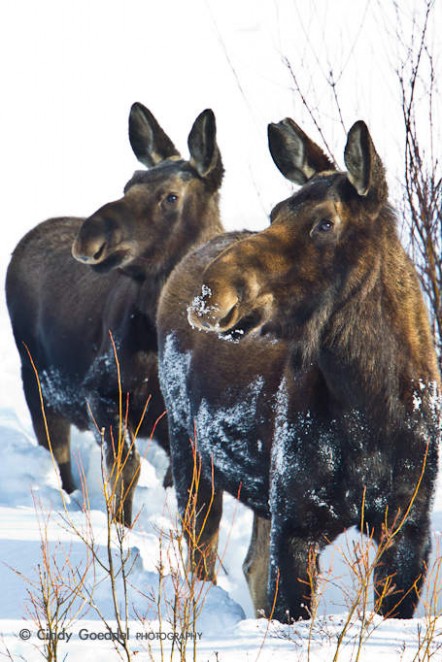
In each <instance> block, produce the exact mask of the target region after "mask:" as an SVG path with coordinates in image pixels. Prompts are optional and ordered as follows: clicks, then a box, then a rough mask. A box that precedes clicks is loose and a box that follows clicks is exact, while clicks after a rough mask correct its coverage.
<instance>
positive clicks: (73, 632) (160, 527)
mask: <svg viewBox="0 0 442 662" xmlns="http://www.w3.org/2000/svg"><path fill="white" fill-rule="evenodd" d="M2 276H3V274H2ZM0 329H1V333H0V338H1V357H0V358H1V365H2V371H1V374H0V393H1V401H0V439H1V444H2V455H1V463H0V586H1V589H2V591H1V595H0V633H1V634H0V655H1V654H5V655H7V656H10V657H11V656H12V659H13V660H18V659H24V660H26V662H33V661H34V660H39V659H41V657H40V651H41V650H42V649H43V648H44V645H45V641H44V637H47V632H48V629H47V625H46V623H45V622H44V621H43V623H41V624H38V623H37V622H36V620H35V618H34V617H33V614H34V613H35V610H33V608H32V597H34V600H35V598H38V597H39V595H40V594H41V592H40V591H39V589H38V588H36V586H37V584H36V582H37V579H38V576H39V574H38V573H39V570H41V568H42V567H43V555H44V553H45V550H46V549H48V550H49V552H50V554H51V555H52V557H53V558H54V559H55V560H56V563H57V565H56V566H54V565H52V568H53V570H52V571H53V574H54V576H55V578H56V581H58V582H59V581H60V577H59V576H58V575H57V571H56V567H58V568H59V570H60V572H61V575H62V576H63V578H64V581H65V583H66V584H69V577H70V576H71V575H70V573H72V569H77V571H78V572H82V570H84V568H85V564H86V563H87V562H88V555H87V546H86V545H85V543H84V542H82V540H81V539H80V538H79V536H78V534H76V533H75V529H76V530H82V531H83V530H85V527H86V524H87V523H88V524H89V528H88V529H87V531H88V533H87V536H88V540H93V541H94V544H95V545H96V546H97V550H98V554H99V556H100V558H102V559H104V560H105V558H106V540H107V538H106V530H107V529H106V517H105V508H104V500H103V496H102V492H101V470H100V466H101V462H100V452H99V448H98V447H97V446H96V444H95V442H94V440H93V438H92V436H91V435H90V434H80V433H78V432H75V431H74V434H73V444H72V453H73V457H74V458H75V461H76V464H77V472H76V478H77V483H78V484H79V485H80V482H81V480H80V477H81V474H82V473H84V475H85V478H86V484H87V493H88V499H89V506H90V515H89V518H88V519H87V520H86V519H85V516H84V512H83V503H84V498H83V493H82V491H81V490H78V491H77V492H75V493H74V494H73V495H71V496H70V497H67V496H66V495H63V494H61V493H60V490H59V487H58V475H57V472H56V471H55V470H54V466H53V463H52V460H51V457H50V455H49V453H48V452H47V451H45V450H44V449H42V448H40V447H38V446H37V445H36V442H35V439H34V436H33V433H32V429H31V425H30V419H29V415H28V412H27V409H26V405H25V403H24V398H23V395H22V392H21V384H20V379H19V363H18V358H17V355H16V350H15V347H14V344H13V340H12V335H11V333H10V330H9V321H8V319H7V313H6V308H5V305H4V301H2V307H1V313H0ZM139 448H140V452H141V454H142V456H143V457H144V458H145V459H144V460H143V466H142V473H141V478H140V481H139V485H138V487H137V492H136V500H135V509H136V512H139V513H140V515H139V518H138V522H137V524H136V526H135V528H134V530H133V531H131V532H130V533H129V534H128V537H127V539H126V546H127V549H128V551H129V554H130V557H131V561H130V564H131V567H132V570H131V573H130V575H129V588H128V603H129V611H130V614H129V616H130V622H129V639H128V642H129V646H130V649H131V650H132V651H133V652H134V653H135V652H140V653H141V652H143V651H144V653H145V654H146V655H147V654H148V653H150V654H151V655H152V656H153V659H154V660H160V659H161V657H162V655H164V654H165V653H164V651H165V650H169V649H170V646H171V643H170V639H168V637H171V636H172V635H171V632H172V630H171V626H170V624H169V621H170V620H171V604H172V602H173V596H174V591H173V587H172V579H171V577H170V576H169V577H166V579H165V580H164V583H163V584H162V592H163V598H162V602H161V615H162V622H159V620H158V608H157V604H156V600H157V598H156V597H155V596H157V595H158V587H159V574H158V566H159V562H160V554H161V555H162V558H163V562H164V559H165V558H166V557H167V552H168V550H169V547H170V546H169V544H168V537H167V532H168V531H169V530H171V529H172V530H176V528H177V524H176V523H177V519H176V511H175V501H174V494H173V490H171V489H169V490H166V491H165V490H164V489H163V487H162V475H163V474H164V471H165V467H166V458H165V456H164V454H163V452H162V451H160V450H159V449H158V448H157V447H156V446H155V444H152V443H147V442H143V441H140V443H139ZM250 528H251V513H250V512H249V511H248V510H247V509H245V508H244V507H243V506H241V505H240V504H238V503H237V502H236V501H235V500H234V499H232V498H231V497H226V506H225V515H224V518H223V529H222V539H221V543H220V550H221V556H222V564H223V567H222V569H221V570H220V577H219V586H218V587H216V588H210V590H208V591H206V589H203V590H204V596H205V597H204V607H203V610H202V613H201V615H200V617H199V619H198V621H197V624H196V631H197V633H198V635H197V636H198V639H197V650H198V659H199V660H214V661H215V660H221V661H223V662H227V661H230V660H231V661H232V662H233V661H234V660H235V661H236V660H255V659H257V658H258V656H259V659H260V660H271V659H272V658H273V656H274V655H275V654H278V656H279V657H280V659H281V660H283V659H287V660H288V659H290V660H293V659H295V660H296V659H298V660H307V659H309V658H308V650H309V646H310V653H309V654H310V659H311V660H317V661H318V662H322V661H324V660H331V659H333V656H334V654H335V651H336V647H337V641H338V638H339V635H340V633H341V632H342V630H343V627H344V624H345V621H346V617H347V614H348V608H349V605H350V604H351V598H352V596H353V595H354V588H353V586H352V581H351V573H350V572H349V570H348V567H346V564H345V563H344V561H343V556H344V555H347V556H348V555H349V554H350V553H351V550H352V547H353V545H354V544H357V543H358V542H359V541H358V538H357V537H356V536H355V535H351V534H349V535H348V536H347V537H341V538H340V539H339V540H338V541H337V543H335V545H334V546H333V547H332V548H331V549H330V550H328V551H326V553H325V555H324V559H323V562H322V568H323V578H324V581H323V596H322V598H321V601H320V607H319V616H318V619H317V620H316V622H315V623H314V624H311V623H303V624H298V625H296V626H293V627H288V626H284V627H282V626H280V625H279V624H276V623H273V624H271V625H270V626H268V625H267V623H266V622H265V621H264V620H263V619H261V620H255V619H254V618H253V612H252V607H251V602H250V599H249V596H248V593H247V588H246V584H245V581H244V579H243V576H242V571H241V564H242V561H243V559H244V557H245V554H246V551H247V546H248V540H249V535H250ZM441 532H442V489H440V488H439V490H438V493H437V497H436V500H435V504H434V512H433V549H434V553H433V557H432V560H431V564H430V570H432V571H431V572H430V576H429V579H428V581H427V587H426V591H425V596H424V598H423V600H422V604H421V606H420V608H419V611H418V614H417V617H416V618H415V619H413V620H412V621H410V622H398V621H395V622H394V621H389V622H383V621H382V620H381V619H379V618H375V619H374V620H373V619H372V620H370V622H369V624H368V626H367V627H366V628H363V629H362V633H363V635H364V638H365V639H367V641H366V642H365V643H364V646H363V649H362V650H363V652H362V656H361V657H360V659H361V660H366V661H371V660H376V661H377V662H378V661H379V660H381V659H385V660H388V661H389V662H393V661H395V660H404V661H405V660H407V661H408V660H410V661H411V660H414V659H427V658H423V657H422V658H416V657H415V655H416V651H417V647H418V643H419V641H423V638H424V636H425V632H426V631H427V628H428V627H429V625H430V623H431V622H432V621H431V619H430V618H429V617H430V616H432V615H433V616H434V615H435V614H439V613H442V599H441V596H440V594H441V593H442V583H441V582H442V579H441V576H440V573H439V575H437V567H439V566H438V565H437V558H440V549H441V544H442V540H441V538H442V533H441ZM45 541H47V544H45ZM438 550H439V552H438ZM437 552H438V553H437ZM67 560H68V561H69V563H67ZM166 560H167V558H166ZM439 565H440V564H439ZM57 578H58V579H57ZM71 583H72V582H71ZM86 587H88V590H91V589H92V587H93V599H94V603H95V605H96V606H97V609H98V610H99V612H100V614H101V616H99V615H98V613H97V610H95V611H94V609H92V608H89V609H87V608H84V609H83V610H82V611H80V612H79V613H78V614H77V615H76V617H74V618H72V621H67V622H66V624H65V625H64V626H63V625H62V627H61V631H62V632H63V635H62V636H63V637H68V636H69V640H68V641H64V640H63V639H62V640H61V641H60V644H59V646H60V657H59V659H65V658H64V655H66V654H67V656H68V657H67V658H66V659H69V660H82V662H85V661H86V660H89V659H91V660H92V659H93V660H94V662H98V661H101V660H106V661H107V660H113V659H119V658H118V653H117V651H116V650H115V647H114V646H115V645H114V644H113V643H112V642H110V641H108V640H106V639H102V638H101V639H100V638H99V637H100V636H101V637H104V636H108V635H106V628H105V626H104V623H103V619H106V620H107V621H108V622H109V623H111V625H112V627H113V628H114V629H116V624H115V622H114V611H113V607H112V601H111V587H110V582H109V578H108V576H106V574H105V573H104V572H103V571H102V570H100V568H99V567H97V565H95V566H94V567H91V568H89V570H88V572H87V579H86ZM61 590H65V589H61ZM432 592H433V593H434V592H436V593H437V594H438V597H439V602H438V603H437V604H434V601H433V604H432V607H431V609H429V608H428V607H427V606H426V604H425V603H429V602H430V600H429V599H428V595H430V594H431V593H432ZM83 594H84V591H83ZM118 600H119V603H120V605H121V604H122V603H123V592H122V587H121V586H119V587H118ZM436 602H437V601H436ZM76 604H78V602H77V603H76ZM74 611H75V609H74ZM435 629H436V634H437V636H436V637H435V638H434V641H433V644H432V645H433V649H432V650H436V648H435V647H437V646H438V644H439V645H440V644H441V643H442V618H441V619H439V621H438V622H437V623H436V624H435ZM178 631H179V632H181V630H180V628H179V627H178ZM100 633H101V635H100ZM360 634H361V628H360V622H359V621H358V620H357V618H355V622H354V623H353V624H352V626H351V628H350V629H349V630H348V632H347V633H346V636H345V637H344V638H343V642H342V644H341V649H340V653H339V659H342V660H354V659H356V654H357V646H358V641H359V637H360ZM20 636H21V637H22V638H25V637H27V636H29V639H21V638H20ZM159 637H163V638H164V641H163V640H162V639H161V638H159ZM40 638H43V639H40ZM309 642H310V643H309ZM161 645H162V646H163V649H161ZM188 646H189V647H190V649H189V657H190V656H191V646H192V640H190V641H189V642H188ZM175 655H176V656H178V652H177V651H176V649H175ZM140 659H148V658H147V657H146V658H144V656H143V657H141V658H140ZM175 659H179V658H178V657H176V658H175ZM432 659H434V660H437V659H442V648H441V649H440V650H438V651H437V650H436V653H435V657H434V658H432Z"/></svg>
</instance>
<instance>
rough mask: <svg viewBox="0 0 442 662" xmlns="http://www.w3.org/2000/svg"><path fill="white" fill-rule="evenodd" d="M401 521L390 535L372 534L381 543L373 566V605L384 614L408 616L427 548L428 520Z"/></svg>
mask: <svg viewBox="0 0 442 662" xmlns="http://www.w3.org/2000/svg"><path fill="white" fill-rule="evenodd" d="M425 520H426V521H422V522H421V523H420V525H416V524H414V523H413V524H408V523H405V524H403V526H402V528H401V529H400V531H398V532H397V533H396V535H395V536H394V538H391V540H388V534H387V538H386V537H385V533H384V532H380V533H379V535H376V542H377V544H378V547H379V549H381V548H382V547H385V551H383V553H382V554H381V556H380V559H379V563H378V564H377V567H376V568H375V573H374V586H375V608H376V611H378V613H380V614H382V616H384V617H386V618H391V617H392V618H412V617H413V614H414V611H415V609H416V606H417V604H418V602H419V597H420V590H421V587H422V584H423V581H424V579H425V574H426V570H427V563H428V557H429V555H430V550H431V539H430V534H429V521H428V518H425Z"/></svg>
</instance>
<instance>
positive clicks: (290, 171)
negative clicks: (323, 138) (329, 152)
mask: <svg viewBox="0 0 442 662" xmlns="http://www.w3.org/2000/svg"><path fill="white" fill-rule="evenodd" d="M268 138H269V149H270V154H271V155H272V158H273V160H274V162H275V164H276V166H277V168H279V170H280V171H281V172H282V174H283V175H284V177H286V178H287V179H289V180H290V181H292V182H295V183H296V184H305V182H306V181H308V180H309V179H311V178H312V177H313V175H315V174H316V173H318V172H325V171H326V170H335V165H334V164H333V163H332V161H330V159H329V158H328V157H327V156H326V155H325V154H324V152H323V151H322V149H321V148H320V147H318V145H317V144H316V143H314V142H313V140H310V138H309V137H308V136H307V135H306V134H305V133H304V131H303V130H302V129H301V128H300V127H299V126H298V125H297V124H296V122H294V121H293V120H292V119H291V118H290V117H287V118H286V119H284V120H281V122H278V123H277V124H269V126H268Z"/></svg>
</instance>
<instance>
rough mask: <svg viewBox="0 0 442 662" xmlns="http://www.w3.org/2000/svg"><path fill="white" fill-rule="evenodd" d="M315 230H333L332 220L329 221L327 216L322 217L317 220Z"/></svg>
mask: <svg viewBox="0 0 442 662" xmlns="http://www.w3.org/2000/svg"><path fill="white" fill-rule="evenodd" d="M316 230H317V231H318V232H324V233H325V232H330V230H333V221H331V220H330V219H329V218H323V219H322V220H320V221H319V223H318V225H317V226H316Z"/></svg>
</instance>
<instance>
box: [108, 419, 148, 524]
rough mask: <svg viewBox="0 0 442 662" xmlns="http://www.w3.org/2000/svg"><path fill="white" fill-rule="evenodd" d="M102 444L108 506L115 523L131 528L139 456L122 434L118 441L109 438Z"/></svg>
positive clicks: (133, 445) (138, 472)
mask: <svg viewBox="0 0 442 662" xmlns="http://www.w3.org/2000/svg"><path fill="white" fill-rule="evenodd" d="M104 444H105V457H106V469H107V484H108V485H109V489H108V490H107V493H106V495H105V496H106V499H107V500H108V506H110V507H111V512H112V513H113V515H114V517H115V519H116V520H117V522H120V523H121V524H124V525H125V526H131V524H132V510H133V498H134V492H135V488H136V486H137V483H138V478H139V475H140V465H141V461H140V454H139V453H138V450H137V449H136V447H135V443H134V441H128V439H127V438H126V436H125V435H124V433H123V432H122V433H121V436H120V438H119V439H117V440H115V439H114V438H113V437H111V439H110V440H105V441H104Z"/></svg>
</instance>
